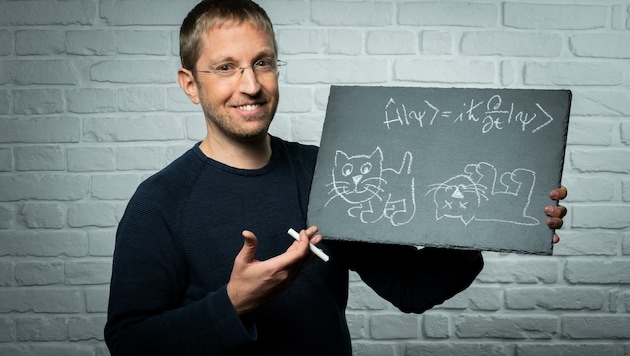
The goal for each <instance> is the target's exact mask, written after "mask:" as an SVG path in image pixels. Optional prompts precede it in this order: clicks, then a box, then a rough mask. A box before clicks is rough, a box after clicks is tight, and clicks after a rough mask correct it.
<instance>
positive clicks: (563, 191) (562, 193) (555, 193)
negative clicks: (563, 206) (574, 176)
mask: <svg viewBox="0 0 630 356" xmlns="http://www.w3.org/2000/svg"><path fill="white" fill-rule="evenodd" d="M567 194H568V192H567V188H566V187H565V186H562V187H560V188H557V189H554V190H552V191H551V192H549V197H550V198H551V199H553V200H562V199H564V198H566V197H567Z"/></svg>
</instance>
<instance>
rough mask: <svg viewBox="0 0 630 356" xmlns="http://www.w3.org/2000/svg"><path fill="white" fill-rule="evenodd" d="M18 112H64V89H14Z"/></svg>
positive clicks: (39, 113)
mask: <svg viewBox="0 0 630 356" xmlns="http://www.w3.org/2000/svg"><path fill="white" fill-rule="evenodd" d="M13 110H14V111H15V113H16V114H25V115H45V114H58V113H62V112H64V97H63V91H62V90H60V89H29V90H15V91H13Z"/></svg>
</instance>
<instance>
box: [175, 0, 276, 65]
mask: <svg viewBox="0 0 630 356" xmlns="http://www.w3.org/2000/svg"><path fill="white" fill-rule="evenodd" d="M229 22H233V23H243V22H247V23H250V24H252V25H254V26H255V27H256V28H258V29H260V30H262V31H263V32H265V33H267V34H268V35H269V36H270V37H271V39H272V41H273V50H274V54H276V55H277V54H278V45H277V43H276V36H275V34H274V31H273V25H272V24H271V20H270V19H269V16H267V13H266V12H265V10H263V8H262V7H260V6H259V5H258V4H256V3H255V2H253V1H250V0H203V1H201V2H200V3H199V4H197V5H196V6H195V7H194V8H193V9H192V10H190V12H189V13H188V15H187V16H186V18H185V19H184V22H183V23H182V26H181V28H180V32H179V58H180V60H181V64H182V67H184V68H186V69H188V70H191V71H194V70H195V69H196V68H195V64H196V63H197V60H198V59H199V56H200V55H201V50H202V42H201V35H202V34H203V33H204V32H205V31H207V30H209V29H211V28H213V27H215V26H221V25H224V24H226V23H229Z"/></svg>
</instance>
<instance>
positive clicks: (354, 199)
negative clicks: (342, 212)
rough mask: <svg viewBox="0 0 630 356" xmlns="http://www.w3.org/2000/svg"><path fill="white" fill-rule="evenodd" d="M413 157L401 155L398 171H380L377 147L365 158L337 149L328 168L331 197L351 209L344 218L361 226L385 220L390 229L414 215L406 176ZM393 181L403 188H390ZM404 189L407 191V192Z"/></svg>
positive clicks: (380, 156) (411, 186)
mask: <svg viewBox="0 0 630 356" xmlns="http://www.w3.org/2000/svg"><path fill="white" fill-rule="evenodd" d="M412 159H413V156H412V154H411V152H408V151H407V152H405V155H404V157H403V161H402V164H401V165H400V169H393V168H383V152H382V151H381V148H380V147H376V149H375V150H374V151H373V152H372V153H371V154H369V155H355V156H349V155H347V154H346V153H345V152H343V151H340V150H337V151H336V153H335V166H334V167H333V169H332V182H331V183H330V184H328V185H327V186H332V189H331V190H330V193H329V194H331V195H332V197H331V198H330V199H329V200H328V202H326V205H325V206H327V205H328V204H329V203H330V202H331V201H332V200H333V199H335V198H337V197H340V198H342V199H343V200H344V201H345V202H346V203H349V204H350V205H351V206H350V208H349V209H348V215H349V216H351V217H353V218H358V219H359V220H360V221H361V222H362V223H375V222H377V221H379V220H381V219H382V218H386V219H388V220H389V222H390V223H391V224H392V225H393V226H400V225H404V224H407V223H408V222H410V221H411V219H413V217H414V215H415V214H416V200H415V194H414V190H415V188H414V178H413V177H412V176H411V175H410V173H411V163H412ZM394 182H396V183H398V182H402V185H403V186H404V187H405V188H403V189H402V191H401V190H400V189H392V188H391V185H392V184H394ZM407 187H408V189H407Z"/></svg>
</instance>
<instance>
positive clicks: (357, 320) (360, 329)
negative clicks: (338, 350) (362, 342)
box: [346, 312, 369, 340]
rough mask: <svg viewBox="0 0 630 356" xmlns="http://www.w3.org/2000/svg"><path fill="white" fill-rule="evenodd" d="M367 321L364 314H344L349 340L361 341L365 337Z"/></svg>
mask: <svg viewBox="0 0 630 356" xmlns="http://www.w3.org/2000/svg"><path fill="white" fill-rule="evenodd" d="M368 319H369V318H368V317H367V316H366V315H365V314H364V313H355V312H346V321H347V322H348V330H349V331H350V338H351V339H353V340H356V339H363V338H365V337H366V336H367V331H366V330H367V321H368Z"/></svg>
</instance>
